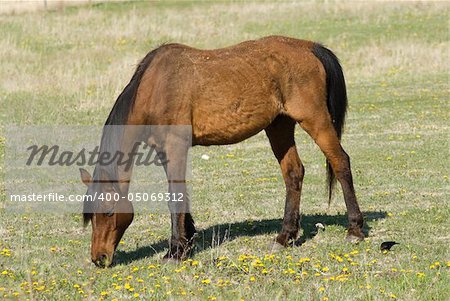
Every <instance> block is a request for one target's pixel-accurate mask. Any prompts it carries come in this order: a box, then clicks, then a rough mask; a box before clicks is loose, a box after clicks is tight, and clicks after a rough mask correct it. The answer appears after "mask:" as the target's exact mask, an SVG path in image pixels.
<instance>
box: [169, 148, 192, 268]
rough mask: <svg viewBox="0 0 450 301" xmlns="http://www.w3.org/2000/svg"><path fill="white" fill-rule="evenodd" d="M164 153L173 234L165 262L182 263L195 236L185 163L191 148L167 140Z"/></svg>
mask: <svg viewBox="0 0 450 301" xmlns="http://www.w3.org/2000/svg"><path fill="white" fill-rule="evenodd" d="M168 140H169V141H167V142H166V143H165V150H164V153H165V155H166V163H165V164H164V168H165V171H166V175H167V181H168V183H169V196H170V201H169V210H170V217H171V225H172V226H171V230H172V234H171V237H170V240H169V250H168V251H167V254H166V255H165V256H164V260H174V261H180V260H183V259H185V258H186V257H187V256H188V253H189V251H190V249H191V246H192V240H193V238H194V235H195V233H196V230H195V226H194V220H193V219H192V215H191V214H190V201H189V197H188V195H187V190H186V180H185V178H186V163H187V153H188V149H189V145H185V143H184V141H179V139H168Z"/></svg>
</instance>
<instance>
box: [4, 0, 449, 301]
mask: <svg viewBox="0 0 450 301" xmlns="http://www.w3.org/2000/svg"><path fill="white" fill-rule="evenodd" d="M449 7H450V5H449V4H448V3H438V2H435V3H403V2H397V3H396V2H382V3H376V2H337V3H333V2H332V3H328V2H327V3H326V4H316V3H311V2H305V3H297V4H295V3H287V2H279V3H270V2H257V3H214V2H202V3H192V2H168V3H147V2H139V3H110V4H92V5H91V6H82V7H71V8H66V9H64V10H62V11H57V12H37V13H29V14H19V15H0V37H1V38H0V60H1V65H0V107H1V111H0V160H1V163H2V164H0V175H1V177H2V185H1V186H0V200H1V201H0V202H1V203H4V202H5V199H6V192H5V188H4V185H3V183H4V180H3V179H4V177H5V173H4V170H5V168H4V164H7V162H4V159H3V158H4V145H5V139H6V138H5V134H4V130H5V127H6V125H7V124H17V125H34V124H53V125H60V124H61V125H66V124H67V125H79V124H80V125H91V124H93V125H101V124H102V123H103V122H104V121H105V119H106V117H107V114H108V113H109V110H110V109H111V107H112V105H113V103H114V100H115V98H116V97H117V95H118V94H119V93H120V92H121V90H122V89H123V87H124V85H125V84H126V83H127V82H128V80H129V78H130V77H131V75H132V73H133V71H134V68H135V66H136V64H137V62H138V60H139V59H141V58H142V57H143V56H144V55H145V54H146V53H147V51H149V50H151V49H152V48H154V47H156V46H158V45H159V44H161V43H163V42H170V41H175V42H182V43H187V44H190V45H193V46H196V47H202V48H217V47H221V46H226V45H231V44H234V43H237V42H239V41H242V40H247V39H252V38H258V37H262V36H265V35H270V34H281V35H288V36H293V37H298V38H304V39H311V40H315V41H320V42H323V43H324V44H325V45H327V46H328V47H329V48H331V49H333V50H334V51H335V53H336V54H337V55H338V57H340V58H341V62H342V65H343V66H344V69H345V74H346V78H347V85H348V94H349V103H350V107H349V113H348V119H347V123H346V124H347V125H346V132H345V134H344V137H343V145H344V147H345V149H346V150H347V152H348V153H349V154H350V156H351V158H352V168H353V174H354V181H355V185H356V190H357V196H358V198H359V203H360V206H361V208H362V210H363V211H364V213H365V216H366V221H367V225H366V229H367V231H368V235H369V236H368V238H367V239H366V240H365V241H364V242H363V243H360V244H358V245H351V244H348V243H346V242H345V241H344V237H345V226H346V216H345V211H346V210H345V206H344V201H343V198H342V193H341V191H340V190H338V191H337V193H336V194H335V198H334V200H333V202H332V203H331V206H330V207H329V208H328V205H327V199H326V192H325V189H324V188H325V181H324V178H325V168H324V158H323V155H322V154H321V152H320V151H319V149H318V147H317V146H316V145H315V144H314V143H313V142H312V141H311V139H310V138H309V137H308V136H307V135H306V134H305V133H304V132H302V131H301V130H300V129H297V132H296V141H297V145H298V148H299V153H300V157H301V158H302V160H303V163H304V165H305V169H306V176H305V181H304V186H303V195H302V203H301V210H302V214H303V217H302V229H303V230H302V233H301V236H302V239H303V240H304V241H305V242H304V243H303V244H302V245H301V246H299V247H292V248H288V249H286V250H284V251H281V252H279V253H276V254H271V253H270V247H269V245H270V242H271V241H272V240H273V238H274V237H275V235H276V233H277V231H278V230H279V229H280V224H281V217H282V214H283V208H284V183H283V180H282V178H281V174H280V172H279V167H278V164H277V162H276V160H275V159H274V157H273V155H272V153H271V150H270V147H269V144H268V141H267V139H266V137H265V135H264V134H263V133H260V134H258V135H256V136H255V137H253V138H251V139H249V140H247V141H245V142H243V143H241V144H238V145H232V146H223V147H209V148H201V147H199V148H195V149H193V151H192V152H193V153H192V154H193V160H194V162H193V166H194V170H193V173H194V180H193V186H194V193H193V196H192V199H193V214H194V218H195V220H196V225H197V228H198V230H200V233H199V237H198V239H197V241H196V249H195V254H194V255H193V256H192V258H191V259H189V260H187V261H186V262H184V263H183V264H180V265H162V264H161V263H160V259H161V257H162V256H163V254H164V252H165V248H166V247H167V242H166V239H167V238H168V237H169V225H170V221H169V217H168V216H167V215H161V214H152V215H143V214H137V216H136V217H135V221H134V223H133V224H132V226H131V227H130V228H129V229H128V231H127V233H126V234H125V236H124V238H123V241H122V242H121V243H120V246H119V250H118V252H117V254H116V260H117V264H116V265H115V266H114V267H112V268H109V269H98V268H95V267H94V266H93V264H91V262H90V254H89V244H90V228H87V229H86V230H83V228H82V225H81V224H82V222H81V215H79V214H66V215H64V216H56V215H53V214H29V215H23V214H13V213H11V212H6V210H5V209H4V208H3V209H2V208H1V207H0V237H1V240H0V299H2V298H4V299H18V300H26V299H30V300H69V299H88V300H113V299H116V300H124V299H145V300H148V299H150V300H152V299H156V300H164V299H175V300H205V299H209V300H241V299H242V300H286V299H289V300H339V301H340V300H394V299H398V300H408V301H410V300H449V299H450V277H449V276H450V250H449V245H450V231H449V229H450V227H449V226H450V222H449V221H450V203H449V200H450V198H449V179H448V165H449V145H448V143H449V127H448V120H449V117H450V116H449V106H448V104H449V102H448V101H449V92H450V87H449V77H448V75H449V64H448V62H449V52H448V49H449V47H450V45H449V27H448V24H449V23H448V18H449ZM203 154H208V155H209V156H210V159H209V160H208V161H205V160H202V159H201V156H202V155H203ZM445 166H447V167H445ZM83 189H84V188H83V186H82V184H80V191H82V190H83ZM1 203H0V204H1ZM317 222H321V223H323V224H325V225H326V230H325V231H324V232H320V233H318V234H317V235H316V236H314V235H312V234H311V232H312V231H313V230H314V224H315V223H317ZM386 240H395V241H397V242H399V243H400V245H397V246H394V247H393V249H392V251H391V252H388V253H382V252H380V250H379V246H380V244H381V242H383V241H386ZM2 296H3V297H2Z"/></svg>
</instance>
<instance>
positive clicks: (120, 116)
mask: <svg viewBox="0 0 450 301" xmlns="http://www.w3.org/2000/svg"><path fill="white" fill-rule="evenodd" d="M159 49H160V47H158V48H156V49H154V50H152V51H151V52H149V53H147V55H146V56H145V57H144V58H143V59H142V60H141V62H140V63H139V65H138V66H137V68H136V71H135V72H134V74H133V77H132V78H131V80H130V82H129V83H128V85H127V86H126V87H125V89H124V90H123V91H122V93H120V95H119V97H117V100H116V102H115V104H114V106H113V108H112V110H111V112H110V113H109V116H108V119H106V122H105V125H104V127H103V133H102V138H101V143H100V153H102V152H109V153H111V154H113V155H114V153H115V152H116V151H119V150H120V141H121V140H122V133H123V126H124V125H126V123H127V120H128V115H129V114H130V112H131V110H132V109H133V106H134V103H135V101H136V94H137V90H138V87H139V85H140V83H141V80H142V77H143V75H144V73H145V71H146V70H147V68H148V67H149V66H150V64H151V62H152V60H153V59H154V57H155V55H156V53H157V51H158V50H159ZM98 167H99V166H96V167H95V169H94V173H93V179H94V182H96V181H97V182H98V181H99V177H100V167H99V168H98ZM101 169H102V170H103V171H106V172H107V174H108V175H109V176H110V177H111V180H112V182H115V185H117V180H118V179H117V165H116V164H109V165H107V166H102V167H101ZM88 203H91V202H87V203H86V202H85V203H84V208H83V220H84V224H85V225H86V224H87V223H89V221H90V220H91V218H92V212H93V210H92V208H87V206H92V205H90V204H88Z"/></svg>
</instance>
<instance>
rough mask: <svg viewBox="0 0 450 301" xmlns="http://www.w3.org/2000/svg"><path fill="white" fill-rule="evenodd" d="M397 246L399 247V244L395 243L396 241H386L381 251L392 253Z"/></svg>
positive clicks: (382, 244)
mask: <svg viewBox="0 0 450 301" xmlns="http://www.w3.org/2000/svg"><path fill="white" fill-rule="evenodd" d="M395 245H399V243H398V242H395V241H385V242H382V243H381V246H380V250H381V251H384V250H386V251H390V250H391V248H392V247H393V246H395Z"/></svg>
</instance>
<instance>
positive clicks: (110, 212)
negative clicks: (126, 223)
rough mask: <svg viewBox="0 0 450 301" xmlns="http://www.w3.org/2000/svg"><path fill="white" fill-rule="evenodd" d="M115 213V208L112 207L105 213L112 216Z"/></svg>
mask: <svg viewBox="0 0 450 301" xmlns="http://www.w3.org/2000/svg"><path fill="white" fill-rule="evenodd" d="M113 214H114V210H113V209H111V211H108V212H105V215H106V216H107V217H111V216H113Z"/></svg>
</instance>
